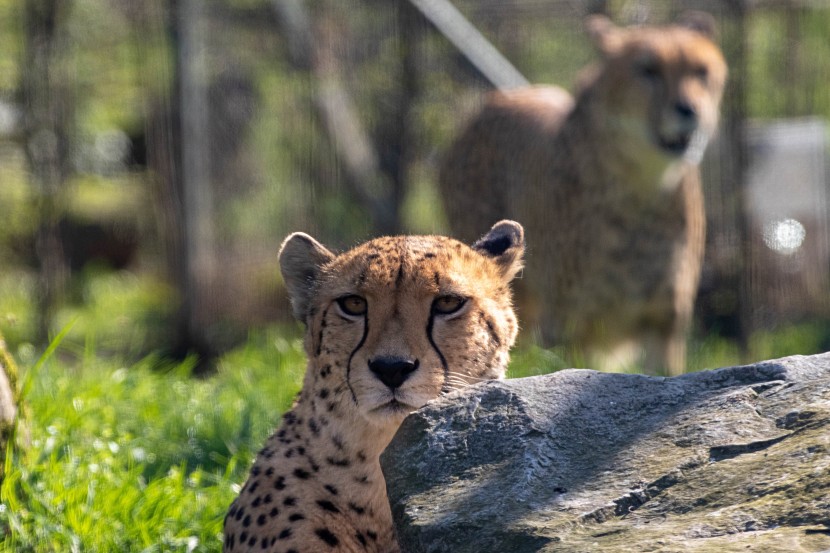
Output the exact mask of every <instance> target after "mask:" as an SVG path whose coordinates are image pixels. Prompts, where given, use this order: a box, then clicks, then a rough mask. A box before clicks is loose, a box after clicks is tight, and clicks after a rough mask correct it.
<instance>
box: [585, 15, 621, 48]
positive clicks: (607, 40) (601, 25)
mask: <svg viewBox="0 0 830 553" xmlns="http://www.w3.org/2000/svg"><path fill="white" fill-rule="evenodd" d="M583 26H584V27H585V32H587V33H588V38H589V39H590V40H591V42H592V43H593V45H594V47H595V48H596V49H597V50H598V51H599V53H600V54H602V55H603V56H604V57H607V56H609V55H611V54H614V53H615V52H617V51H619V49H620V48H621V47H622V44H623V41H624V33H625V31H624V30H623V29H620V28H619V27H617V26H616V25H614V23H613V22H612V21H611V20H610V19H608V18H607V17H606V16H604V15H600V14H595V15H590V16H588V17H586V18H585V20H584V23H583Z"/></svg>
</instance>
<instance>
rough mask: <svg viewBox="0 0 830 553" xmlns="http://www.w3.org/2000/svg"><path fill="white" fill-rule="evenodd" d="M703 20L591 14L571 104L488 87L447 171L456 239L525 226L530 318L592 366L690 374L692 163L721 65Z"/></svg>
mask: <svg viewBox="0 0 830 553" xmlns="http://www.w3.org/2000/svg"><path fill="white" fill-rule="evenodd" d="M711 25H714V22H713V21H710V19H709V18H705V17H704V16H703V14H695V15H693V16H692V15H691V14H689V16H687V17H686V18H685V19H684V20H683V21H681V22H679V23H678V24H674V25H669V26H665V27H629V28H620V27H616V26H614V25H613V24H612V23H611V22H610V21H609V20H608V19H607V18H605V17H602V16H594V17H592V18H590V19H589V20H588V21H587V29H588V32H589V34H590V36H591V38H592V39H593V41H594V43H595V44H596V46H597V49H598V50H599V52H600V55H601V57H602V59H601V61H600V62H599V63H598V64H597V65H596V66H594V67H592V68H591V69H590V70H589V71H587V72H586V73H585V76H584V78H583V81H582V84H581V87H580V90H579V91H578V93H577V95H576V98H571V96H570V95H569V94H568V93H567V92H565V91H564V90H562V89H561V88H557V87H550V86H547V87H542V86H537V87H529V88H523V89H517V90H514V91H510V92H506V93H496V94H493V95H492V96H491V97H490V98H489V99H488V101H487V102H486V103H485V105H484V106H483V108H482V109H481V111H480V113H478V114H477V115H476V116H475V117H474V118H473V119H472V121H471V122H470V123H469V125H468V127H467V128H466V130H464V131H463V132H462V133H461V135H460V136H459V138H458V139H457V140H456V142H455V143H454V144H453V146H452V147H451V148H450V150H449V152H448V153H447V155H446V157H445V159H444V162H443V164H442V167H441V175H440V185H441V193H442V195H443V198H444V205H445V206H446V208H447V213H448V215H449V220H450V224H451V226H452V228H453V232H454V233H455V234H456V235H457V236H460V237H461V238H462V239H466V236H469V234H470V233H471V232H472V230H473V229H478V228H482V227H484V226H486V225H488V224H490V223H491V222H492V221H495V220H497V219H501V218H503V217H515V218H518V219H521V220H522V221H523V222H524V223H525V228H526V230H527V235H528V237H529V239H530V242H531V243H532V244H533V246H532V248H531V249H530V250H528V256H529V257H531V258H532V262H531V263H529V269H528V270H527V271H526V279H525V282H526V283H527V288H528V289H529V290H528V291H527V292H528V295H529V296H530V297H531V299H532V300H533V301H528V302H526V303H525V302H524V301H523V302H521V303H520V305H521V306H522V307H527V309H523V310H522V315H523V317H525V322H530V323H537V324H538V328H539V331H540V334H541V336H540V337H541V338H542V340H543V342H545V343H547V344H552V343H556V344H564V345H567V346H570V347H571V348H573V349H575V350H576V351H577V352H578V355H580V354H582V355H586V356H587V361H588V362H589V363H591V364H592V365H594V366H595V368H604V369H616V368H622V367H625V366H630V365H632V364H636V363H638V362H639V361H640V360H641V358H642V361H643V363H644V366H645V368H646V370H647V371H648V372H652V373H655V372H663V371H666V370H667V371H668V372H670V373H672V374H677V373H680V372H682V371H683V369H684V367H685V357H686V333H687V330H688V328H689V326H690V322H691V317H692V308H693V303H694V297H695V294H696V292H697V285H698V279H699V276H700V268H701V263H702V258H703V245H704V226H705V214H704V205H703V194H702V191H701V185H700V177H699V171H698V166H697V165H698V162H699V161H700V159H701V156H702V155H703V150H704V148H705V147H706V144H707V142H708V140H709V138H710V137H711V135H712V134H713V133H714V131H715V128H716V126H717V121H718V109H719V105H720V100H721V95H722V93H723V87H724V82H725V80H726V72H727V68H726V63H725V62H724V59H723V56H722V54H721V52H720V50H719V49H718V47H717V46H716V45H715V43H714V42H712V40H711V34H712V33H713V32H714V29H713V28H712V27H711ZM534 311H535V313H534ZM530 326H534V325H533V324H531V325H530Z"/></svg>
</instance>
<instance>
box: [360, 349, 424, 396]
mask: <svg viewBox="0 0 830 553" xmlns="http://www.w3.org/2000/svg"><path fill="white" fill-rule="evenodd" d="M417 368H418V360H417V359H416V360H415V362H412V361H407V360H406V359H401V358H399V357H379V358H377V359H373V360H371V361H369V369H370V370H371V371H372V372H373V373H375V376H377V377H378V379H379V380H380V381H381V382H383V383H384V384H386V385H387V386H389V387H390V388H391V389H393V390H394V389H395V388H399V387H400V385H401V384H403V383H404V381H405V380H406V379H407V378H409V375H410V374H412V373H413V372H415V370H416V369H417Z"/></svg>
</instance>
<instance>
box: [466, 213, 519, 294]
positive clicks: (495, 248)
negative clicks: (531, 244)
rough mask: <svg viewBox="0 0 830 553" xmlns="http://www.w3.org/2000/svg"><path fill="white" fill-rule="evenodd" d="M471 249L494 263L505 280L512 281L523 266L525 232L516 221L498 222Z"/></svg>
mask: <svg viewBox="0 0 830 553" xmlns="http://www.w3.org/2000/svg"><path fill="white" fill-rule="evenodd" d="M473 249H474V250H476V251H477V252H479V253H481V254H482V255H484V256H486V257H489V258H491V259H492V260H493V261H495V262H496V264H497V265H498V266H499V268H500V269H501V273H502V276H503V277H504V278H505V280H508V281H510V280H513V277H515V276H516V274H517V273H518V272H519V271H521V270H522V267H523V266H524V260H523V258H524V253H525V231H524V229H523V228H522V225H520V224H519V223H517V222H516V221H509V220H506V219H505V220H504V221H499V222H498V223H496V224H495V225H493V228H491V229H490V232H488V233H487V234H485V235H484V236H482V237H481V238H479V239H478V240H477V241H476V243H475V244H473Z"/></svg>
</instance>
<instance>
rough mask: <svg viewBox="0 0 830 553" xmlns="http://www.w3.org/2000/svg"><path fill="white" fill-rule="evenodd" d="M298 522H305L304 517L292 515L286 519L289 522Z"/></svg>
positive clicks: (298, 514) (296, 514)
mask: <svg viewBox="0 0 830 553" xmlns="http://www.w3.org/2000/svg"><path fill="white" fill-rule="evenodd" d="M298 520H305V517H304V516H303V515H301V514H300V513H294V514H293V515H291V516H289V517H288V521H289V522H297V521H298Z"/></svg>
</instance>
